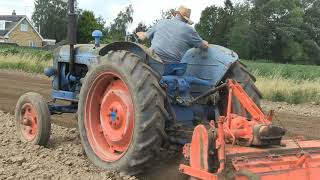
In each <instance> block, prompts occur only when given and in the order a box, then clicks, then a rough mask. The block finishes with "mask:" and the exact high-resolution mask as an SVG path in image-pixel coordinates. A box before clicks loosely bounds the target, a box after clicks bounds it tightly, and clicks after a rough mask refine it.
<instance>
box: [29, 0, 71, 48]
mask: <svg viewBox="0 0 320 180" xmlns="http://www.w3.org/2000/svg"><path fill="white" fill-rule="evenodd" d="M34 7H35V10H34V12H33V14H32V21H33V23H34V24H35V26H36V27H37V28H39V31H40V34H41V35H42V36H43V37H45V38H51V39H56V40H57V42H59V41H61V40H63V39H66V37H67V11H68V10H67V3H66V2H64V1H62V0H35V2H34Z"/></svg>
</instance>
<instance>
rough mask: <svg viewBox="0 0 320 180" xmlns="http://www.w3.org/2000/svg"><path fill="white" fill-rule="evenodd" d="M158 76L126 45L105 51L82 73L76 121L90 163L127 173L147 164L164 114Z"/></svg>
mask: <svg viewBox="0 0 320 180" xmlns="http://www.w3.org/2000/svg"><path fill="white" fill-rule="evenodd" d="M158 79H159V77H158V75H157V74H156V73H155V72H154V71H153V70H152V69H151V68H150V67H148V66H147V65H146V64H144V63H143V62H142V60H141V59H140V57H138V56H136V55H135V54H132V53H130V52H127V51H117V52H110V53H109V54H107V55H105V56H103V57H101V59H100V62H99V63H98V64H96V65H95V66H94V67H92V68H91V69H90V71H89V72H88V73H87V75H86V78H85V80H84V83H83V85H82V88H81V92H80V98H79V100H80V101H79V109H78V117H79V120H78V123H79V130H80V136H81V142H82V145H83V147H84V150H85V152H86V154H87V156H88V158H89V159H90V160H91V161H92V162H93V163H94V164H95V165H97V166H99V167H101V168H104V169H108V170H116V171H121V172H124V173H126V174H130V175H132V174H137V173H139V172H141V171H142V170H143V168H144V167H146V165H150V164H148V163H150V162H151V160H152V159H153V158H154V157H155V156H156V155H157V153H158V151H159V149H160V146H161V145H162V141H163V136H164V123H165V120H166V119H167V118H168V113H167V111H166V110H165V108H164V99H165V93H164V91H163V90H162V89H161V88H160V86H159V84H158V81H159V80H158Z"/></svg>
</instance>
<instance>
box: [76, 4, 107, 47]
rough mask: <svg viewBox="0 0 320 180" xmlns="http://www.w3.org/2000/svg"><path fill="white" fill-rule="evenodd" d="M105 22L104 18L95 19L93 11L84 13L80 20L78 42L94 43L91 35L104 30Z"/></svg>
mask: <svg viewBox="0 0 320 180" xmlns="http://www.w3.org/2000/svg"><path fill="white" fill-rule="evenodd" d="M104 23H105V21H104V20H103V18H102V17H98V18H95V16H94V13H93V12H92V11H87V10H85V11H83V12H82V13H81V14H80V16H79V19H78V28H77V37H78V38H77V40H78V42H79V43H88V42H90V41H92V36H91V33H92V32H93V31H94V30H96V29H98V30H103V27H104Z"/></svg>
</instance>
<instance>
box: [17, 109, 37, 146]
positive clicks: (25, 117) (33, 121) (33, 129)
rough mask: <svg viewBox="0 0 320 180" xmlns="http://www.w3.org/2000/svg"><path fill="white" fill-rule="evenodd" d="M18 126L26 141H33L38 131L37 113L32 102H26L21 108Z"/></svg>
mask: <svg viewBox="0 0 320 180" xmlns="http://www.w3.org/2000/svg"><path fill="white" fill-rule="evenodd" d="M20 128H21V132H22V136H23V137H24V138H25V139H26V140H27V141H33V140H34V139H35V137H36V136H37V133H38V113H37V111H36V109H35V108H34V107H33V105H32V104H30V103H26V104H24V105H23V106H22V108H21V118H20Z"/></svg>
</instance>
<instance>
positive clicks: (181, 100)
mask: <svg viewBox="0 0 320 180" xmlns="http://www.w3.org/2000/svg"><path fill="white" fill-rule="evenodd" d="M73 3H74V2H73V1H72V0H69V7H71V9H70V12H69V13H70V14H69V33H68V34H69V41H70V45H65V46H61V47H59V48H57V49H55V51H54V59H53V66H52V67H49V68H47V69H46V70H45V75H47V76H48V77H51V79H52V100H51V101H50V102H49V103H47V102H46V101H45V99H44V98H43V97H42V96H41V95H39V94H37V93H33V92H30V93H26V94H24V95H23V96H21V97H20V99H19V101H18V103H17V106H16V112H15V114H16V126H17V132H18V135H19V136H20V138H21V139H22V141H24V142H29V143H33V144H38V145H46V144H47V142H48V140H49V137H50V129H51V121H50V116H51V115H55V114H61V113H75V114H77V118H78V126H79V127H78V128H79V131H80V136H81V142H82V145H83V148H84V150H85V153H86V155H87V157H88V159H89V160H90V161H91V162H92V163H93V164H95V165H96V166H99V167H101V168H104V169H107V170H116V171H122V172H125V173H127V174H137V173H140V172H142V171H143V170H144V168H145V167H147V166H150V164H149V163H150V162H151V161H152V160H153V158H154V157H155V156H157V153H158V152H159V150H160V148H161V147H162V146H163V145H164V144H168V143H174V144H180V145H181V149H183V153H184V156H185V158H186V159H187V160H188V163H186V164H181V165H180V168H179V169H180V171H181V172H182V173H184V174H187V175H190V176H193V177H196V178H199V179H223V178H225V177H226V176H228V174H229V176H228V177H230V178H234V179H241V178H244V179H259V178H261V179H271V178H280V179H317V177H320V171H319V170H320V155H319V153H320V142H319V141H302V142H299V146H297V145H296V144H297V143H295V142H293V141H290V140H282V137H283V136H284V134H285V130H284V129H283V128H282V127H279V126H276V125H273V124H272V123H271V122H272V112H270V113H269V114H268V115H265V114H264V113H263V112H262V110H261V108H260V99H261V93H260V92H259V90H258V89H257V88H256V86H255V85H254V81H255V78H254V77H253V76H252V75H251V74H250V73H249V72H248V71H247V70H246V66H245V65H243V64H242V63H241V62H240V61H239V58H238V55H237V54H236V53H235V52H233V51H232V50H229V49H227V48H224V47H221V46H218V45H210V46H209V49H208V50H206V51H203V50H201V49H190V50H189V51H188V52H187V53H186V54H185V55H184V57H183V59H182V60H181V63H178V64H168V63H165V62H163V61H162V60H161V59H160V58H159V57H158V56H157V55H156V54H155V53H154V52H152V51H151V50H150V49H148V48H146V47H145V46H143V45H141V44H138V43H133V42H114V43H111V44H108V45H100V43H99V38H100V37H101V32H100V31H94V32H93V34H92V35H93V36H94V38H95V44H94V45H93V44H83V45H76V43H75V42H76V40H75V39H76V38H75V33H74V32H75V27H76V20H75V19H76V18H75V14H74V8H72V7H74V4H73ZM301 148H302V149H303V151H301V150H300V149H301ZM230 174H231V176H230Z"/></svg>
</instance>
